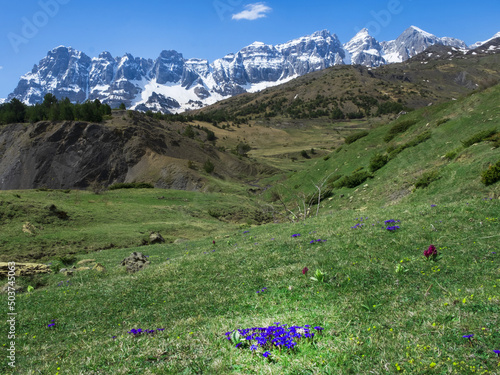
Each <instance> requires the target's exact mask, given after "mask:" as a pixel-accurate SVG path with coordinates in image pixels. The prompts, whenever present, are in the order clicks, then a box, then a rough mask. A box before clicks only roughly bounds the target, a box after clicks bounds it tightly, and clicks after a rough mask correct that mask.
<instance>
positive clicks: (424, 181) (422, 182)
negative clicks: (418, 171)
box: [415, 171, 439, 189]
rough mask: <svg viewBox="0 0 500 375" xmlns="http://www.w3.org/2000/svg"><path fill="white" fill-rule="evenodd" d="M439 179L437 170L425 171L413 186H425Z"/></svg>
mask: <svg viewBox="0 0 500 375" xmlns="http://www.w3.org/2000/svg"><path fill="white" fill-rule="evenodd" d="M438 179H439V172H438V171H430V172H425V173H424V174H422V176H421V177H420V178H419V179H418V180H417V182H416V183H415V188H417V189H419V188H426V187H427V186H429V185H430V184H431V182H433V181H436V180H438Z"/></svg>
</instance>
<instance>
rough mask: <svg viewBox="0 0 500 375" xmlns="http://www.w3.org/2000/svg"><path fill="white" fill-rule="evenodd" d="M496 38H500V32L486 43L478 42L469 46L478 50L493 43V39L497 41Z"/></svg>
mask: <svg viewBox="0 0 500 375" xmlns="http://www.w3.org/2000/svg"><path fill="white" fill-rule="evenodd" d="M496 38H500V31H499V32H498V33H496V34H495V35H493V37H491V38H490V39H488V40H485V41H484V42H476V43H474V44H471V45H470V46H469V48H470V49H476V48H477V47H481V46H482V45H483V44H486V43H488V42H490V41H492V40H493V39H496Z"/></svg>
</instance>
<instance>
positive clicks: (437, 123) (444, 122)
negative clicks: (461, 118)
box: [436, 117, 450, 126]
mask: <svg viewBox="0 0 500 375" xmlns="http://www.w3.org/2000/svg"><path fill="white" fill-rule="evenodd" d="M448 121H450V119H449V118H448V117H445V118H442V119H440V120H438V121H437V122H436V126H440V125H443V124H446V123H447V122H448Z"/></svg>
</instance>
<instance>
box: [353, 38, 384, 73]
mask: <svg viewBox="0 0 500 375" xmlns="http://www.w3.org/2000/svg"><path fill="white" fill-rule="evenodd" d="M344 48H345V50H346V51H347V52H348V53H349V54H348V59H347V60H346V63H347V64H359V65H364V66H372V67H373V66H379V65H384V64H385V63H386V61H385V59H384V56H383V55H384V51H383V49H382V46H381V45H380V43H379V42H377V40H376V39H375V38H373V37H372V36H370V34H369V33H368V29H363V30H361V31H359V32H358V33H357V34H356V36H355V37H354V38H352V39H351V40H350V41H349V42H348V43H346V44H344Z"/></svg>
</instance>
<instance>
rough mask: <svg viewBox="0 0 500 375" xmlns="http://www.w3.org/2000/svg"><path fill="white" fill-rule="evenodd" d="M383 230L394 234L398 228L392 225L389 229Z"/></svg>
mask: <svg viewBox="0 0 500 375" xmlns="http://www.w3.org/2000/svg"><path fill="white" fill-rule="evenodd" d="M385 229H387V230H388V231H389V232H394V231H396V230H398V229H399V226H398V225H392V226H389V227H387V228H385Z"/></svg>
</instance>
